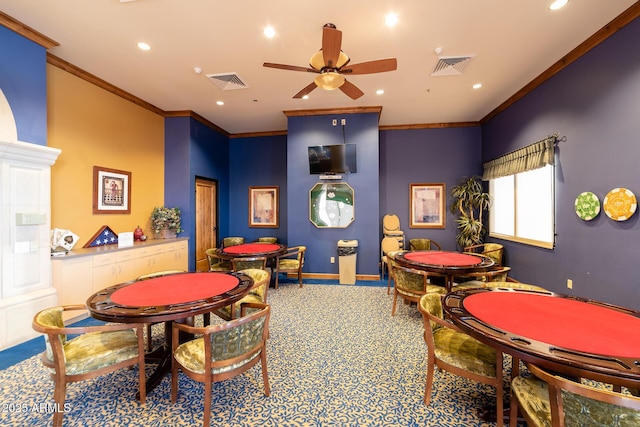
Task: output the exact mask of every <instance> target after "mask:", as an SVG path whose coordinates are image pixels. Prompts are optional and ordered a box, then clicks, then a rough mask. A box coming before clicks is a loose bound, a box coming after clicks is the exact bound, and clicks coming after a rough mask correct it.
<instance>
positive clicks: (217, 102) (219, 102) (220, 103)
mask: <svg viewBox="0 0 640 427" xmlns="http://www.w3.org/2000/svg"><path fill="white" fill-rule="evenodd" d="M216 104H218V105H224V101H216Z"/></svg>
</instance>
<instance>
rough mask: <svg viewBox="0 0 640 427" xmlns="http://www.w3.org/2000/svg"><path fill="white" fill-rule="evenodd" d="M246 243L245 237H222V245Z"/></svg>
mask: <svg viewBox="0 0 640 427" xmlns="http://www.w3.org/2000/svg"><path fill="white" fill-rule="evenodd" d="M243 243H244V237H225V238H224V239H222V247H223V248H226V247H229V246H236V245H242V244H243Z"/></svg>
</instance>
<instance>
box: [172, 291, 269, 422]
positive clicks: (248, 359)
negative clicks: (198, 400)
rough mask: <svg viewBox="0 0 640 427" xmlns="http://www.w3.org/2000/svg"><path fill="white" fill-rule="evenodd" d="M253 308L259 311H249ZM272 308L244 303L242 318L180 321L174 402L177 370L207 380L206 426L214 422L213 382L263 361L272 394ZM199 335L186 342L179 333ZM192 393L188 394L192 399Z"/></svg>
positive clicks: (174, 388) (174, 389) (175, 390)
mask: <svg viewBox="0 0 640 427" xmlns="http://www.w3.org/2000/svg"><path fill="white" fill-rule="evenodd" d="M249 308H252V309H255V310H256V311H254V312H252V313H251V314H248V315H247V314H246V310H247V309H249ZM270 314H271V308H270V307H269V305H267V304H255V303H243V304H242V306H241V315H242V317H240V318H239V319H235V320H231V321H229V322H225V323H222V324H218V325H211V326H208V327H202V328H197V327H193V326H189V325H185V324H181V323H178V322H174V323H173V327H172V328H173V329H172V334H173V335H172V337H173V339H172V345H171V347H172V354H173V359H172V364H171V402H172V403H175V402H176V400H177V397H178V371H179V370H181V371H182V372H183V373H184V374H185V375H186V376H188V377H189V378H191V379H193V380H195V381H199V382H202V383H204V421H203V424H204V427H209V424H210V422H211V392H212V384H213V383H214V382H219V381H224V380H227V379H229V378H233V377H235V376H237V375H240V374H242V373H243V372H246V371H247V370H249V369H250V368H251V367H253V366H254V365H255V364H257V363H258V362H260V364H261V367H262V381H263V384H264V394H265V395H266V396H269V394H270V393H271V391H270V389H269V376H268V373H267V353H266V342H267V339H268V337H269V317H270ZM181 331H182V332H186V333H189V334H194V335H197V336H199V338H195V339H193V340H191V341H188V342H185V343H183V344H180V343H179V334H180V332H181ZM192 398H193V396H189V399H192Z"/></svg>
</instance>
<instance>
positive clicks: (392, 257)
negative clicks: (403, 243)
mask: <svg viewBox="0 0 640 427" xmlns="http://www.w3.org/2000/svg"><path fill="white" fill-rule="evenodd" d="M402 252H406V251H405V250H402V249H400V250H397V251H389V252H387V254H386V255H385V256H384V257H383V258H382V262H383V263H386V264H387V271H388V274H387V276H388V277H387V295H389V294H390V293H391V281H392V280H393V281H394V283H395V278H394V277H393V266H394V265H395V263H396V256H397V255H398V254H400V253H402ZM394 286H395V285H394Z"/></svg>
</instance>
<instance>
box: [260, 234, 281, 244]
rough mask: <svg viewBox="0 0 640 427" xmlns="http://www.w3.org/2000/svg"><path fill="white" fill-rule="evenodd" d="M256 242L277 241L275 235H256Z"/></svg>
mask: <svg viewBox="0 0 640 427" xmlns="http://www.w3.org/2000/svg"><path fill="white" fill-rule="evenodd" d="M256 242H259V243H278V238H277V237H269V236H263V237H258V238H257V239H256Z"/></svg>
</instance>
